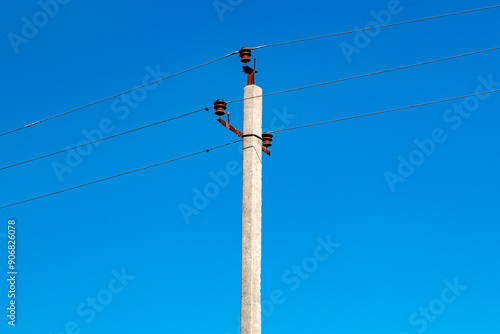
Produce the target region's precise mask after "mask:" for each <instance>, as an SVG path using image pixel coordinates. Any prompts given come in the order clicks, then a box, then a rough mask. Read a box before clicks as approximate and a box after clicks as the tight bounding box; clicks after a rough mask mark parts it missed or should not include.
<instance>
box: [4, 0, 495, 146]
mask: <svg viewBox="0 0 500 334" xmlns="http://www.w3.org/2000/svg"><path fill="white" fill-rule="evenodd" d="M499 7H500V5H495V6H489V7H482V8H476V9H469V10H465V11H461V12H455V13H448V14H442V15H437V16H431V17H426V18H420V19H415V20H410V21H404V22H396V23H390V24H384V25H380V26H375V27H367V28H361V29H355V30H350V31H344V32H338V33H333V34H328V35H322V36H315V37H309V38H303V39H297V40H292V41H286V42H279V43H273V44H267V45H261V46H257V47H251V48H250V49H251V50H257V49H263V48H268V47H273V46H278V45H285V44H291V43H299V42H305V41H310V40H315V39H321V38H327V37H333V36H340V35H346V34H352V33H356V32H361V31H366V30H373V29H380V28H385V27H391V26H397V25H403V24H408V23H415V22H420V21H427V20H433V19H438V18H443V17H448V16H455V15H461V14H466V13H472V12H478V11H483V10H489V9H495V8H499ZM238 52H239V51H233V52H231V53H229V54H227V55H225V56H222V57H219V58H217V59H214V60H211V61H208V62H206V63H203V64H200V65H197V66H194V67H191V68H189V69H186V70H184V71H181V72H178V73H175V74H172V75H168V76H166V77H164V78H160V79H158V80H155V81H152V82H150V83H147V84H144V85H141V86H137V87H134V88H131V89H128V90H126V91H123V92H121V93H118V94H114V95H112V96H109V97H106V98H103V99H100V100H97V101H95V102H92V103H88V104H86V105H83V106H81V107H78V108H75V109H71V110H68V111H66V112H63V113H60V114H57V115H54V116H50V117H47V118H44V119H41V120H39V121H36V122H33V123H30V124H27V125H24V126H22V127H19V128H15V129H12V130H10V131H7V132H4V133H0V137H2V136H5V135H8V134H11V133H13V132H17V131H20V130H23V129H26V128H30V127H32V126H34V125H37V124H39V123H42V122H45V121H48V120H51V119H54V118H58V117H61V116H64V115H67V114H69V113H72V112H75V111H78V110H81V109H84V108H87V107H90V106H93V105H95V104H98V103H101V102H105V101H108V100H110V99H113V98H115V97H118V96H121V95H124V94H127V93H130V92H132V91H135V90H138V89H141V88H143V87H146V86H149V85H153V84H156V83H158V82H160V81H163V80H166V79H169V78H172V77H175V76H178V75H180V74H183V73H186V72H189V71H192V70H194V69H197V68H200V67H203V66H206V65H209V64H211V63H214V62H217V61H219V60H222V59H225V58H228V57H230V56H233V55H235V54H238Z"/></svg>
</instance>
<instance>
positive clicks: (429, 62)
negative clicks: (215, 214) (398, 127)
mask: <svg viewBox="0 0 500 334" xmlns="http://www.w3.org/2000/svg"><path fill="white" fill-rule="evenodd" d="M495 50H500V47H498V46H497V47H494V48H489V49H485V50H479V51H474V52H469V53H464V54H461V55H457V56H451V57H446V58H439V59H435V60H429V61H424V62H421V63H416V64H411V65H405V66H400V67H394V68H390V69H387V70H381V71H376V72H371V73H366V74H360V75H355V76H352V77H347V78H342V79H336V80H332V81H326V82H322V83H319V84H314V85H308V86H302V87H298V88H291V89H286V90H282V91H278V92H273V93H267V94H262V95H259V96H253V97H249V98H243V99H238V100H233V101H229V102H227V103H228V104H229V103H234V102H240V101H245V100H248V99H255V98H259V97H265V96H271V95H277V94H283V93H289V92H294V91H297V90H302V89H308V88H313V87H319V86H324V85H329V84H332V83H337V82H342V81H348V80H353V79H359V78H364V77H369V76H372V75H377V74H382V73H387V72H393V71H398V70H403V69H407V68H411V67H416V66H422V65H428V64H432V63H437V62H440V61H446V60H451V59H456V58H461V57H466V56H471V55H475V54H479V53H484V52H490V51H495Z"/></svg>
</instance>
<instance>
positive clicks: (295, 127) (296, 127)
mask: <svg viewBox="0 0 500 334" xmlns="http://www.w3.org/2000/svg"><path fill="white" fill-rule="evenodd" d="M497 92H500V89H493V90H489V91H486V92H480V93H474V94H467V95H462V96H457V97H451V98H447V99H443V100H437V101H431V102H424V103H419V104H414V105H411V106H405V107H399V108H394V109H388V110H382V111H376V112H372V113H367V114H361V115H354V116H348V117H343V118H337V119H332V120H329V121H324V122H318V123H312V124H305V125H299V126H294V127H291V128H286V129H281V130H274V131H269V133H276V132H283V131H290V130H296V129H301V128H306V127H310V126H316V125H323V124H328V123H333V122H340V121H346V120H349V119H354V118H360V117H366V116H373V115H378V114H383V113H388V112H391V111H399V110H405V109H411V108H416V107H423V106H427V105H431V104H436V103H443V102H449V101H454V100H459V99H464V98H467V97H472V96H478V95H484V94H491V93H497Z"/></svg>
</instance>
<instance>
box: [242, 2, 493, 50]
mask: <svg viewBox="0 0 500 334" xmlns="http://www.w3.org/2000/svg"><path fill="white" fill-rule="evenodd" d="M499 7H500V5H495V6H489V7H482V8H476V9H469V10H464V11H461V12H455V13H448V14H442V15H436V16H430V17H425V18H421V19H415V20H410V21H404V22H396V23H389V24H383V25H379V26H375V27H367V28H360V29H355V30H349V31H343V32H337V33H333V34H328V35H322V36H315V37H308V38H302V39H297V40H292V41H287V42H279V43H273V44H267V45H261V46H256V47H252V48H250V49H251V50H258V49H263V48H268V47H273V46H279V45H285V44H292V43H299V42H305V41H311V40H315V39H321V38H327V37H334V36H341V35H347V34H353V33H356V32H361V31H366V30H374V29H380V28H387V27H392V26H398V25H403V24H409V23H415V22H421V21H428V20H434V19H439V18H443V17H448V16H455V15H461V14H467V13H472V12H478V11H483V10H488V9H495V8H499Z"/></svg>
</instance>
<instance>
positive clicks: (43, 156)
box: [0, 47, 500, 170]
mask: <svg viewBox="0 0 500 334" xmlns="http://www.w3.org/2000/svg"><path fill="white" fill-rule="evenodd" d="M499 49H500V47H494V48H490V49H485V50H479V51H474V52H469V53H464V54H461V55H457V56H451V57H446V58H440V59H435V60H430V61H425V62H421V63H416V64H411V65H405V66H401V67H395V68H391V69H386V70H381V71H377V72H371V73H366V74H360V75H356V76H352V77H347V78H341V79H336V80H332V81H327V82H323V83H319V84H314V85H308V86H303V87H298V88H292V89H287V90H282V91H278V92H272V93H268V94H263V95H262V97H265V96H272V95H277V94H283V93H288V92H293V91H298V90H302V89H307V88H314V87H319V86H323V85H328V84H332V83H337V82H342V81H347V80H353V79H359V78H363V77H368V76H372V75H377V74H382V73H387V72H392V71H397V70H402V69H407V68H411V67H417V66H422V65H427V64H432V63H437V62H441V61H446V60H451V59H456V58H461V57H466V56H470V55H475V54H479V53H484V52H490V51H495V50H499ZM244 100H245V99H244V98H243V99H238V100H233V101H229V102H227V103H228V104H229V103H234V102H239V101H244ZM211 107H212V106H211ZM207 109H208V108H202V109H198V110H195V111H191V112H189V113H186V114H183V115H180V116H176V117H173V118H169V119H165V120H162V121H159V122H155V123H152V124H148V125H144V126H141V127H138V128H135V129H132V130H128V131H125V132H121V133H118V134H116V135H112V136H109V137H105V138H102V139H98V140H95V141H92V142H88V143H85V144H81V145H77V146H74V147H70V148H67V149H64V150H60V151H57V152H53V153H49V154H46V155H42V156H39V157H36V158H33V159H29V160H26V161H22V162H18V163H15V164H12V165H9V166H5V167H0V170H4V169H8V168H12V167H16V166H19V165H22V164H25V163H29V162H32V161H36V160H39V159H42V158H46V157H50V156H53V155H56V154H60V153H63V152H67V151H70V150H73V149H76V148H79V147H82V146H86V145H91V144H94V143H96V142H101V141H104V140H108V139H111V138H115V137H118V136H122V135H125V134H128V133H131V132H135V131H138V130H142V129H146V128H149V127H152V126H155V125H159V124H162V123H165V122H168V121H172V120H175V119H179V118H182V117H185V116H188V115H191V114H194V113H198V112H200V111H203V110H207Z"/></svg>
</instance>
